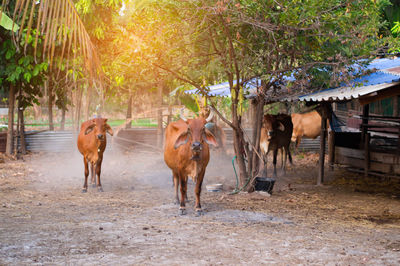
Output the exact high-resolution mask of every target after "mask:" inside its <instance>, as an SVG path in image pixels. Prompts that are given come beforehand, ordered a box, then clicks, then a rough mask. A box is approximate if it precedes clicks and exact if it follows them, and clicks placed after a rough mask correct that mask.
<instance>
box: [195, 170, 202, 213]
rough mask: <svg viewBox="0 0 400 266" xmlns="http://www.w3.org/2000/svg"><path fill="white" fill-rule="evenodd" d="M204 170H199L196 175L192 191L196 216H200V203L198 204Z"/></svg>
mask: <svg viewBox="0 0 400 266" xmlns="http://www.w3.org/2000/svg"><path fill="white" fill-rule="evenodd" d="M204 173H205V170H203V171H201V172H200V173H199V175H198V177H197V182H196V188H195V190H194V193H195V195H196V203H195V208H196V216H200V215H201V214H202V209H201V204H200V194H201V185H202V184H203V178H204Z"/></svg>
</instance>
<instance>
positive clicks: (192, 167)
mask: <svg viewBox="0 0 400 266" xmlns="http://www.w3.org/2000/svg"><path fill="white" fill-rule="evenodd" d="M211 118H212V115H210V117H208V118H206V119H204V118H203V117H199V118H197V119H186V118H185V117H184V116H183V114H182V113H181V120H179V121H177V122H172V123H170V124H169V125H168V126H167V128H166V130H165V142H164V143H165V144H164V161H165V163H166V164H167V166H168V167H169V168H170V169H171V170H172V175H173V181H174V188H175V197H176V202H177V203H180V207H179V214H181V215H183V214H185V213H186V211H185V199H186V194H187V181H188V177H189V176H190V177H191V178H192V180H193V182H194V183H195V184H196V185H195V196H196V202H195V208H196V215H200V214H201V211H202V210H201V204H200V193H201V186H202V183H203V178H204V174H205V171H206V167H207V164H208V162H209V159H210V150H209V145H213V146H218V144H217V141H216V139H215V137H214V135H213V134H212V133H211V132H210V131H209V130H208V129H207V128H206V127H205V125H206V123H207V122H208V121H210V120H211ZM179 186H180V192H181V197H180V200H179V196H178V189H179Z"/></svg>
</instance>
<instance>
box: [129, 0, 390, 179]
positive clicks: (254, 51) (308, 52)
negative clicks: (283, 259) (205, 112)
mask: <svg viewBox="0 0 400 266" xmlns="http://www.w3.org/2000/svg"><path fill="white" fill-rule="evenodd" d="M381 4H383V1H369V0H368V1H367V0H365V1H336V0H328V1H323V2H321V1H316V0H308V1H291V0H285V1H279V3H278V2H277V1H251V0H241V1H226V0H222V1H208V0H201V1H195V2H193V1H158V2H157V3H151V4H149V6H148V7H147V9H146V10H143V11H141V12H140V13H138V14H137V17H136V18H137V19H136V20H133V21H134V23H135V26H136V29H138V30H137V32H135V36H138V38H139V41H138V42H137V43H138V45H140V49H141V50H143V51H146V52H145V53H144V54H145V58H146V60H147V61H148V62H150V63H151V64H152V65H154V66H157V67H158V68H159V69H161V70H163V71H164V72H166V73H169V74H170V75H174V76H175V78H177V79H179V80H180V81H181V82H185V83H189V84H191V85H193V86H195V87H196V88H198V89H199V90H200V91H202V92H203V93H204V94H206V92H207V91H206V90H207V89H206V87H205V86H204V85H207V84H209V83H212V82H215V81H219V80H220V79H223V80H226V81H228V82H229V86H230V89H231V101H232V103H231V115H232V117H231V118H230V119H227V118H224V117H221V118H222V119H223V120H224V121H225V122H226V123H227V124H228V125H229V126H230V127H231V128H232V129H233V131H234V134H233V136H234V149H235V153H236V155H237V162H238V165H239V172H240V181H241V184H242V185H244V184H246V183H247V181H248V179H249V178H252V177H254V175H255V173H256V169H255V168H254V167H253V164H254V162H255V161H256V160H255V156H257V155H256V153H255V152H254V151H257V150H258V147H257V146H258V145H257V139H259V136H258V135H257V134H255V135H254V138H253V140H249V139H247V138H246V137H245V135H244V132H243V128H242V121H241V120H242V110H243V108H242V107H243V103H244V94H245V91H244V89H243V86H244V85H245V83H246V82H249V81H251V80H253V79H256V78H257V79H260V80H261V81H262V87H261V88H260V90H259V96H258V97H257V101H258V103H259V116H260V115H262V106H263V104H264V101H266V102H268V101H273V100H274V99H275V98H276V97H277V96H279V95H282V94H283V93H285V94H288V93H293V92H297V93H304V92H307V91H309V90H310V89H316V88H326V87H330V86H334V85H335V84H339V83H340V82H345V81H347V80H348V79H349V77H350V76H351V75H352V74H353V73H355V71H354V69H353V68H352V67H351V65H352V63H353V62H354V61H355V60H358V59H360V58H368V57H369V56H370V55H371V54H373V53H374V52H375V51H376V49H377V48H378V47H379V45H380V44H379V39H378V36H377V32H378V29H379V28H380V26H381V24H382V22H381V20H380V18H379V15H380V14H379V10H380V8H381V6H380V5H381ZM155 13H156V14H157V15H156V16H155V17H154V15H152V14H155ZM139 17H141V18H142V19H139ZM208 78H209V79H208ZM256 122H257V124H255V125H254V129H255V131H256V132H259V131H260V127H261V119H257V121H256ZM246 158H247V160H248V163H246Z"/></svg>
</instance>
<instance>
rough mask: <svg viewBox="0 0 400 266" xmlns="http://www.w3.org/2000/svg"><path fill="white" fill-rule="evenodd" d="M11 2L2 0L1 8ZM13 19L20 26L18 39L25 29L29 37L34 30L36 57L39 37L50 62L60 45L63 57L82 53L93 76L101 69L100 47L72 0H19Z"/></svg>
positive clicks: (44, 54)
mask: <svg viewBox="0 0 400 266" xmlns="http://www.w3.org/2000/svg"><path fill="white" fill-rule="evenodd" d="M7 3H8V0H3V1H2V7H1V9H0V11H1V10H5V9H6V8H7ZM35 14H37V15H36V16H37V19H36V25H34V23H33V21H34V16H35ZM0 16H1V13H0ZM12 20H13V21H14V23H18V24H19V25H20V28H19V32H18V34H16V36H15V37H16V38H17V39H20V38H21V36H22V31H23V30H26V31H27V35H26V38H29V36H30V35H31V34H32V32H34V34H33V35H34V36H32V37H33V38H34V42H35V45H34V47H35V51H34V55H35V57H36V55H37V51H36V50H37V49H38V48H37V47H38V45H37V43H38V39H39V38H41V39H42V40H43V51H42V56H43V58H45V59H47V60H48V62H49V64H50V65H52V63H53V61H54V55H55V50H56V46H60V47H61V58H63V57H64V56H69V53H71V52H72V53H73V57H74V58H76V56H77V55H81V56H82V58H83V59H84V62H85V66H86V68H87V70H88V71H89V73H90V74H91V75H93V74H95V73H98V72H99V71H100V69H101V68H100V63H99V60H98V57H97V53H96V49H95V47H94V45H93V43H92V42H91V40H90V37H89V34H88V33H87V31H86V29H85V26H84V24H83V22H82V20H81V19H80V17H79V15H78V12H77V11H76V9H75V6H74V3H73V2H72V0H40V1H38V0H17V1H16V4H15V9H14V11H13V16H12ZM33 28H35V29H36V30H35V31H34V29H33ZM67 42H68V45H67ZM25 43H27V42H25ZM67 46H68V48H67V49H66V47H67Z"/></svg>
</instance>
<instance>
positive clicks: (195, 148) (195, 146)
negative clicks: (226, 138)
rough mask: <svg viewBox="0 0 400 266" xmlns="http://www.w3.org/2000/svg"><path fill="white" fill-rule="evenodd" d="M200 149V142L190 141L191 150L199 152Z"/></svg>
mask: <svg viewBox="0 0 400 266" xmlns="http://www.w3.org/2000/svg"><path fill="white" fill-rule="evenodd" d="M202 149H203V147H202V145H201V143H200V142H193V143H192V151H194V152H200V151H201V150H202Z"/></svg>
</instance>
